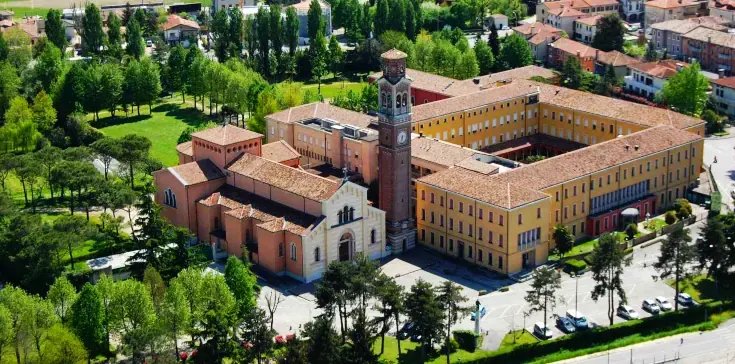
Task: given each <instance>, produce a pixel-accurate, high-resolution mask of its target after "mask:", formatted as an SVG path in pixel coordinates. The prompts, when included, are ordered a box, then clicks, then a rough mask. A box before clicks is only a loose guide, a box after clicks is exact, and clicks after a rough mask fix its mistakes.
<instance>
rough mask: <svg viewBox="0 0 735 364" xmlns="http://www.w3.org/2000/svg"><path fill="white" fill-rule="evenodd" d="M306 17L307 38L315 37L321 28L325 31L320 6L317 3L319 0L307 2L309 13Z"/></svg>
mask: <svg viewBox="0 0 735 364" xmlns="http://www.w3.org/2000/svg"><path fill="white" fill-rule="evenodd" d="M307 19H308V22H309V24H308V35H309V39H314V38H316V34H317V33H318V32H319V31H320V30H321V31H322V33H326V29H325V28H326V24H325V23H324V18H323V17H322V6H321V5H319V0H311V4H309V13H308V14H307Z"/></svg>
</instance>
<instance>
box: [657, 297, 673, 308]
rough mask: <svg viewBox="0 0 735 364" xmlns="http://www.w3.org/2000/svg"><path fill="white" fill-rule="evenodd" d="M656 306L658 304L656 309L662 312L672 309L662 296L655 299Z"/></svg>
mask: <svg viewBox="0 0 735 364" xmlns="http://www.w3.org/2000/svg"><path fill="white" fill-rule="evenodd" d="M656 304H658V307H661V310H662V311H670V310H671V309H672V308H673V307H672V306H671V302H669V301H668V300H667V299H666V297H663V296H658V297H656Z"/></svg>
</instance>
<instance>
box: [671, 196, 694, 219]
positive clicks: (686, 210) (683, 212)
mask: <svg viewBox="0 0 735 364" xmlns="http://www.w3.org/2000/svg"><path fill="white" fill-rule="evenodd" d="M674 211H676V217H678V218H679V219H680V220H683V219H686V218H687V217H689V216H691V215H692V204H690V203H689V201H688V200H687V199H685V198H678V199H676V201H674Z"/></svg>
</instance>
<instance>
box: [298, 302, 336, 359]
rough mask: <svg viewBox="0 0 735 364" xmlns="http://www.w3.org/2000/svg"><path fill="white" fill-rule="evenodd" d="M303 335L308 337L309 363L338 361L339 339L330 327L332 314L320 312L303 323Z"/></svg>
mask: <svg viewBox="0 0 735 364" xmlns="http://www.w3.org/2000/svg"><path fill="white" fill-rule="evenodd" d="M304 336H305V337H308V338H309V347H308V352H307V358H308V359H309V360H308V362H309V363H339V362H340V361H341V358H340V347H339V345H340V339H339V336H338V335H337V332H336V331H335V330H334V328H333V327H332V316H331V315H329V314H326V313H325V314H322V315H319V316H317V317H316V318H315V319H314V320H313V321H311V322H308V323H306V325H304Z"/></svg>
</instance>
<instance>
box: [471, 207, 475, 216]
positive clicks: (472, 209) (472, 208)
mask: <svg viewBox="0 0 735 364" xmlns="http://www.w3.org/2000/svg"><path fill="white" fill-rule="evenodd" d="M474 210H475V208H474V207H473V206H472V205H470V216H472V213H473V211H474Z"/></svg>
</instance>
